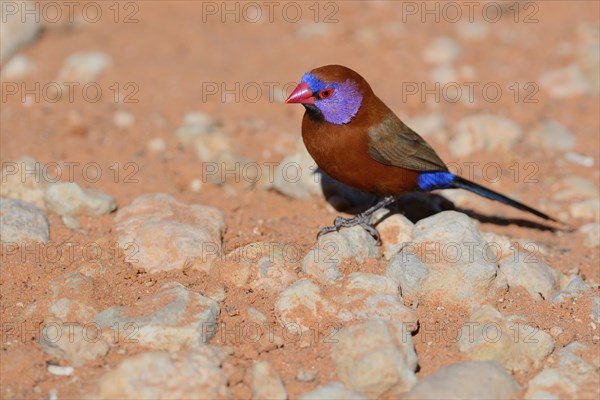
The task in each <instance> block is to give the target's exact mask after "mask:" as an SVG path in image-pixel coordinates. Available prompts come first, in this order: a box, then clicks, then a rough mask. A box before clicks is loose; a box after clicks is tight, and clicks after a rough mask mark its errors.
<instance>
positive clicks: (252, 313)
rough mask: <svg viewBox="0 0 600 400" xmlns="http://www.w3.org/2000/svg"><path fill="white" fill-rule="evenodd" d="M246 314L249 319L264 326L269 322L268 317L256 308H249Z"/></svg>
mask: <svg viewBox="0 0 600 400" xmlns="http://www.w3.org/2000/svg"><path fill="white" fill-rule="evenodd" d="M246 313H247V314H248V318H250V319H251V320H252V321H254V322H256V323H259V324H263V323H265V322H267V316H266V315H265V314H263V313H261V312H260V311H258V310H257V309H256V308H254V307H248V308H247V309H246Z"/></svg>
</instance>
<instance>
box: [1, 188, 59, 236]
mask: <svg viewBox="0 0 600 400" xmlns="http://www.w3.org/2000/svg"><path fill="white" fill-rule="evenodd" d="M49 239H50V232H49V226H48V220H47V219H46V215H45V214H44V212H43V211H42V210H40V209H39V208H37V207H36V206H34V205H33V204H30V203H27V202H25V201H23V200H17V199H4V198H0V240H1V241H2V242H4V243H22V242H42V243H46V242H48V240H49Z"/></svg>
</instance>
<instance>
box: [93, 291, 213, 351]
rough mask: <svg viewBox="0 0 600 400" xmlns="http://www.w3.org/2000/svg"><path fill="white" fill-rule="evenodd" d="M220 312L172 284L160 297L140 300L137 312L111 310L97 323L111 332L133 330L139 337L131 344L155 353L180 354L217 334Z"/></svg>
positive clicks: (203, 298) (97, 316)
mask: <svg viewBox="0 0 600 400" xmlns="http://www.w3.org/2000/svg"><path fill="white" fill-rule="evenodd" d="M219 312H220V309H219V306H218V304H217V303H216V302H215V301H214V300H211V299H209V298H207V297H204V296H202V295H201V294H199V293H196V292H193V291H191V290H188V289H186V288H185V287H184V286H183V285H181V284H180V283H178V282H171V283H166V284H164V285H163V286H162V287H161V291H160V292H159V293H158V294H157V295H155V296H153V297H146V298H142V299H140V301H139V302H138V303H137V304H136V306H135V309H134V310H131V309H130V308H128V310H127V312H126V311H125V310H123V309H122V308H121V307H111V308H108V309H106V310H104V311H102V312H100V313H99V314H98V315H96V317H95V318H94V321H95V322H96V323H97V324H98V325H100V326H101V327H102V328H106V330H107V331H108V330H109V329H108V328H110V327H111V326H120V327H124V326H131V327H132V328H131V329H132V330H133V331H134V332H135V333H134V334H133V335H132V336H131V337H129V338H128V340H130V341H135V343H141V344H142V345H144V346H147V347H150V348H153V349H158V350H170V351H177V350H180V349H184V348H197V347H201V346H203V344H204V343H206V342H208V341H209V340H210V339H211V338H212V337H213V336H214V335H215V333H216V332H217V328H218V327H217V318H218V316H219ZM124 329H125V328H124Z"/></svg>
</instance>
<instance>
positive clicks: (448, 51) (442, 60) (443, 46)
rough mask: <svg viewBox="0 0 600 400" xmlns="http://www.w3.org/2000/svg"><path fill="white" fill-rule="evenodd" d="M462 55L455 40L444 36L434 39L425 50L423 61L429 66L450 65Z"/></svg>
mask: <svg viewBox="0 0 600 400" xmlns="http://www.w3.org/2000/svg"><path fill="white" fill-rule="evenodd" d="M460 53H461V48H460V45H459V44H458V43H457V42H456V41H455V40H453V39H451V38H449V37H447V36H442V37H438V38H436V39H434V40H433V42H431V43H430V44H429V45H428V46H427V47H426V48H425V50H423V60H424V61H425V62H427V63H429V64H436V65H440V64H449V63H452V62H454V61H456V59H457V58H458V56H459V55H460Z"/></svg>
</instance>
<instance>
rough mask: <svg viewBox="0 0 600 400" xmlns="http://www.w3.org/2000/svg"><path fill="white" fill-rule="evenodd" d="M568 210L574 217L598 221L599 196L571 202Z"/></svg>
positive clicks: (599, 216) (599, 215)
mask: <svg viewBox="0 0 600 400" xmlns="http://www.w3.org/2000/svg"><path fill="white" fill-rule="evenodd" d="M569 212H570V213H571V215H572V216H573V217H574V218H582V219H587V220H592V221H600V198H598V197H595V198H593V199H587V200H582V201H579V202H577V203H574V204H571V206H570V207H569Z"/></svg>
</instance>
